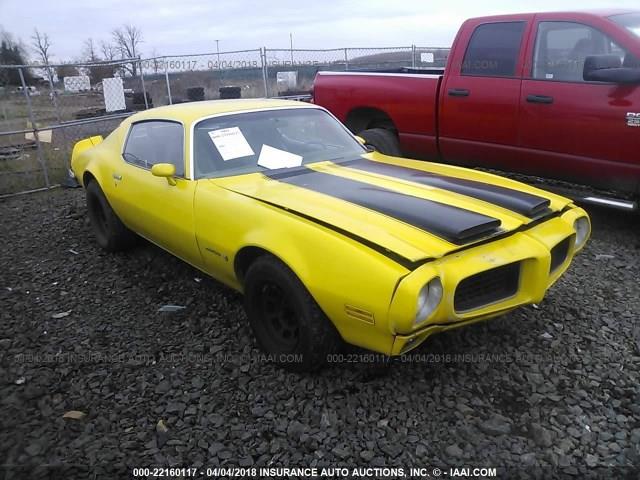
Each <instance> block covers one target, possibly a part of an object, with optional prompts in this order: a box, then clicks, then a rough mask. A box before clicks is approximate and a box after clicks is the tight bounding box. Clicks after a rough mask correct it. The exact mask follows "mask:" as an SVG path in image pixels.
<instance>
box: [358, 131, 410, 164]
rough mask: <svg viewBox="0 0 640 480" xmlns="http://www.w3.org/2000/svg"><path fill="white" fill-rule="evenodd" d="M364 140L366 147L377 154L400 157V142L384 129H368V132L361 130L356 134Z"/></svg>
mask: <svg viewBox="0 0 640 480" xmlns="http://www.w3.org/2000/svg"><path fill="white" fill-rule="evenodd" d="M358 135H359V136H361V137H362V138H364V140H365V142H366V144H367V145H370V146H372V147H373V148H375V149H376V150H377V151H378V152H380V153H383V154H385V155H390V156H392V157H401V156H402V150H400V142H398V137H396V135H395V134H394V133H393V132H392V131H390V130H386V129H384V128H370V129H369V130H363V131H362V132H360V133H359V134H358Z"/></svg>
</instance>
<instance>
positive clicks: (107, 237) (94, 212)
mask: <svg viewBox="0 0 640 480" xmlns="http://www.w3.org/2000/svg"><path fill="white" fill-rule="evenodd" d="M87 212H88V214H89V220H90V221H91V227H92V228H93V233H94V235H95V237H96V240H97V242H98V245H100V247H102V248H104V249H105V250H107V251H108V252H116V251H118V250H125V249H127V248H129V247H131V246H132V245H133V244H134V243H135V240H136V235H135V234H134V233H133V232H132V231H131V230H129V229H128V228H127V227H125V226H124V224H123V223H122V222H121V221H120V219H119V218H118V216H117V215H116V213H115V212H114V211H113V209H112V208H111V205H109V202H108V201H107V198H106V197H105V196H104V193H103V192H102V189H101V188H100V185H98V182H96V181H91V182H89V184H88V185H87Z"/></svg>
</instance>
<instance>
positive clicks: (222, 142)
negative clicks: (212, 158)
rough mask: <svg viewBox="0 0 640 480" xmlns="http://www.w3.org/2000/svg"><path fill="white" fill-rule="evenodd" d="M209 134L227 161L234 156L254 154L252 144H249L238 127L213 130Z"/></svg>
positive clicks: (223, 158)
mask: <svg viewBox="0 0 640 480" xmlns="http://www.w3.org/2000/svg"><path fill="white" fill-rule="evenodd" d="M209 136H210V137H211V140H212V141H213V144H214V145H215V146H216V148H217V149H218V151H219V152H220V155H221V156H222V160H224V161H225V162H226V161H227V160H233V159H234V158H240V157H248V156H249V155H253V150H252V149H251V145H249V143H248V142H247V139H246V138H244V135H243V134H242V132H241V131H240V129H239V128H238V127H231V128H222V129H220V130H212V131H210V132H209Z"/></svg>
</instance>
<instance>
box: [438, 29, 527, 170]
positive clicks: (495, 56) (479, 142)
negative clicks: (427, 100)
mask: <svg viewBox="0 0 640 480" xmlns="http://www.w3.org/2000/svg"><path fill="white" fill-rule="evenodd" d="M527 19H528V17H527V16H524V17H514V19H513V21H511V20H502V19H501V20H500V21H495V22H485V23H473V22H476V21H472V22H471V23H467V24H465V26H463V27H462V31H464V32H466V33H462V34H461V37H460V38H459V40H458V41H457V42H456V45H455V46H454V52H452V58H453V59H454V60H453V62H452V63H451V64H450V65H449V66H448V70H447V74H446V75H445V77H444V85H443V87H442V90H441V106H440V114H439V115H440V116H439V119H440V125H439V132H440V150H441V152H442V155H443V157H444V158H445V159H446V160H447V161H452V162H460V163H467V164H479V165H489V166H500V165H505V164H506V165H509V163H510V162H511V161H512V158H513V157H512V155H511V153H512V150H513V148H514V147H515V146H516V144H517V139H518V130H517V128H518V127H517V125H518V109H519V105H518V104H519V98H520V83H521V71H522V65H523V59H524V56H523V55H522V54H521V52H522V51H523V45H524V41H525V38H526V33H527V28H528V24H529V22H528V20H527ZM461 49H464V51H461ZM455 59H462V62H460V60H457V61H456V60H455Z"/></svg>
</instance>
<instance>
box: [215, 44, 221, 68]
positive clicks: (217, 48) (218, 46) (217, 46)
mask: <svg viewBox="0 0 640 480" xmlns="http://www.w3.org/2000/svg"><path fill="white" fill-rule="evenodd" d="M216 53H217V54H218V68H220V40H216Z"/></svg>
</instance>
